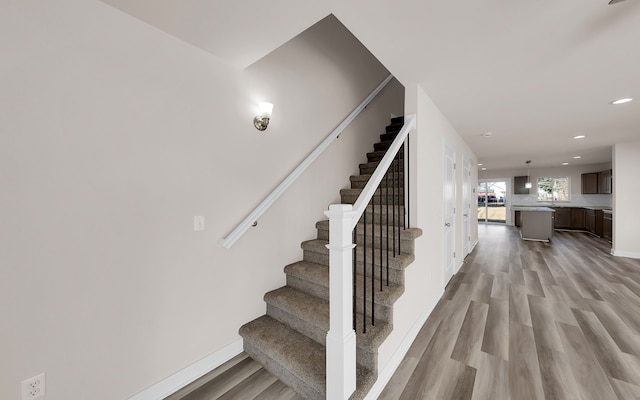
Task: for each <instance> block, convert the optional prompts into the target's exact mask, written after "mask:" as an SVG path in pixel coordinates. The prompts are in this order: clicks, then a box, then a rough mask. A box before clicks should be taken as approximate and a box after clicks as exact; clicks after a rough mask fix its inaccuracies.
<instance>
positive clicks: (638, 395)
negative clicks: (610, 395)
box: [609, 378, 640, 400]
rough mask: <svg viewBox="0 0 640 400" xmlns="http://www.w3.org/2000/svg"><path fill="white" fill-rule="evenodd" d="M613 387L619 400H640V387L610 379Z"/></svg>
mask: <svg viewBox="0 0 640 400" xmlns="http://www.w3.org/2000/svg"><path fill="white" fill-rule="evenodd" d="M609 381H610V382H611V386H612V387H613V390H614V391H615V392H616V395H617V396H618V400H640V386H636V385H632V384H630V383H627V382H622V381H619V380H617V379H614V378H610V379H609Z"/></svg>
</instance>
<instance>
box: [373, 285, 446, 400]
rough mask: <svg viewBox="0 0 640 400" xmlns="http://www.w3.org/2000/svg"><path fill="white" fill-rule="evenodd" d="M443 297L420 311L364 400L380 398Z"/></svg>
mask: <svg viewBox="0 0 640 400" xmlns="http://www.w3.org/2000/svg"><path fill="white" fill-rule="evenodd" d="M443 295H444V290H443V291H442V292H441V293H438V295H437V296H435V298H434V299H432V300H431V303H430V304H428V305H427V307H426V308H425V309H424V310H423V311H422V313H421V314H420V316H419V317H418V319H417V320H416V322H415V323H414V324H413V326H411V328H410V329H409V331H407V334H406V335H405V337H404V339H402V342H401V343H400V345H399V346H398V348H397V349H396V351H395V353H393V355H392V356H391V358H390V359H389V361H388V362H387V364H386V365H385V366H384V368H383V369H382V371H380V373H379V374H378V380H377V381H376V383H374V384H373V387H372V388H371V390H369V393H367V396H366V397H365V398H364V400H376V399H377V398H378V396H380V393H382V391H383V390H384V388H385V387H386V386H387V383H389V380H390V379H391V377H392V376H393V374H394V372H396V369H398V367H399V366H400V363H401V362H402V360H403V359H404V356H405V355H406V354H407V352H408V351H409V348H410V347H411V345H412V344H413V341H414V340H416V337H417V336H418V333H420V330H421V329H422V326H423V325H424V323H425V322H426V321H427V319H428V318H429V316H430V315H431V313H432V312H433V309H434V308H435V307H436V305H437V304H438V301H440V299H441V298H442V296H443Z"/></svg>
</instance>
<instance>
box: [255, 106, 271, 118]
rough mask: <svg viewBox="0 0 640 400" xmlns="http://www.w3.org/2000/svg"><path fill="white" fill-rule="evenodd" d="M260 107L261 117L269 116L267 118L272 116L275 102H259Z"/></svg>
mask: <svg viewBox="0 0 640 400" xmlns="http://www.w3.org/2000/svg"><path fill="white" fill-rule="evenodd" d="M258 108H259V109H260V114H258V115H260V116H261V117H267V118H271V113H272V112H273V104H272V103H266V102H263V103H260V104H258Z"/></svg>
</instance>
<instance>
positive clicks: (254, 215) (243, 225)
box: [218, 75, 393, 249]
mask: <svg viewBox="0 0 640 400" xmlns="http://www.w3.org/2000/svg"><path fill="white" fill-rule="evenodd" d="M391 79H393V75H389V76H387V77H386V78H385V80H384V81H382V83H380V84H379V85H378V87H376V88H375V89H374V90H373V92H371V94H369V96H367V98H365V99H364V100H363V101H362V103H360V105H358V107H356V108H355V109H354V110H353V111H352V112H351V114H349V115H348V116H347V117H346V118H345V119H344V120H343V121H342V122H341V123H340V125H338V126H337V127H336V128H335V129H334V130H333V131H332V132H331V133H330V134H329V136H327V137H326V138H325V139H324V140H323V141H322V143H320V144H319V145H318V147H316V148H315V149H314V150H313V151H312V152H311V154H309V155H308V156H307V158H305V159H304V160H303V161H302V162H301V163H300V165H298V166H297V167H296V168H295V169H294V170H293V171H292V172H291V173H290V174H289V175H288V176H287V177H286V178H285V179H284V180H283V181H282V182H281V183H280V184H279V185H278V186H277V187H276V188H275V189H274V190H273V192H271V193H270V194H269V195H268V196H267V197H266V198H265V199H264V200H262V202H261V203H260V204H259V205H258V206H257V207H256V208H255V209H254V210H253V211H251V213H249V215H247V217H246V218H245V219H243V220H242V222H240V224H239V225H238V226H237V227H236V228H235V229H234V230H233V231H231V233H230V234H229V235H227V237H225V238H223V239H220V240H219V241H218V244H219V245H220V246H222V247H224V248H226V249H229V248H231V246H233V244H234V243H235V242H236V241H238V239H240V237H241V236H242V235H244V233H245V232H246V231H247V230H248V229H249V228H250V227H251V226H252V225H254V224H255V223H256V222H257V221H258V219H259V218H260V217H261V216H262V214H264V213H265V212H266V211H267V210H268V209H269V207H271V206H272V205H273V203H275V202H276V200H278V199H279V198H280V196H282V194H283V193H284V192H285V191H286V190H287V189H288V188H289V186H291V184H293V182H295V181H296V180H297V179H298V178H299V177H300V175H302V173H303V172H304V171H305V170H306V169H307V168H308V167H309V166H310V165H311V164H313V162H314V161H315V160H316V159H317V158H318V157H319V156H320V155H321V154H322V153H323V152H324V151H325V150H326V149H327V148H328V147H329V146H330V145H331V144H332V143H333V142H334V140H336V139H337V138H338V137H339V136H340V134H341V133H342V131H344V129H345V128H346V127H347V126H349V124H350V123H351V121H353V120H354V119H355V118H356V117H357V116H358V114H360V112H361V111H362V110H364V109H365V108H366V107H367V105H368V104H369V103H370V102H371V100H373V99H374V98H375V97H376V96H377V95H378V93H380V91H381V90H382V89H383V88H384V87H385V86H387V84H388V83H389V82H391Z"/></svg>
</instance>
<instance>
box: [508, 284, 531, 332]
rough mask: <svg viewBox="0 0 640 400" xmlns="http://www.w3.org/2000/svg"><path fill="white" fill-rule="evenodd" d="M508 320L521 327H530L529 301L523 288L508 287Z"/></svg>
mask: <svg viewBox="0 0 640 400" xmlns="http://www.w3.org/2000/svg"><path fill="white" fill-rule="evenodd" d="M509 319H510V320H513V321H515V322H517V323H520V324H523V325H527V326H532V325H531V311H529V299H528V298H527V293H526V290H525V288H524V286H520V285H511V286H510V287H509Z"/></svg>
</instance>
